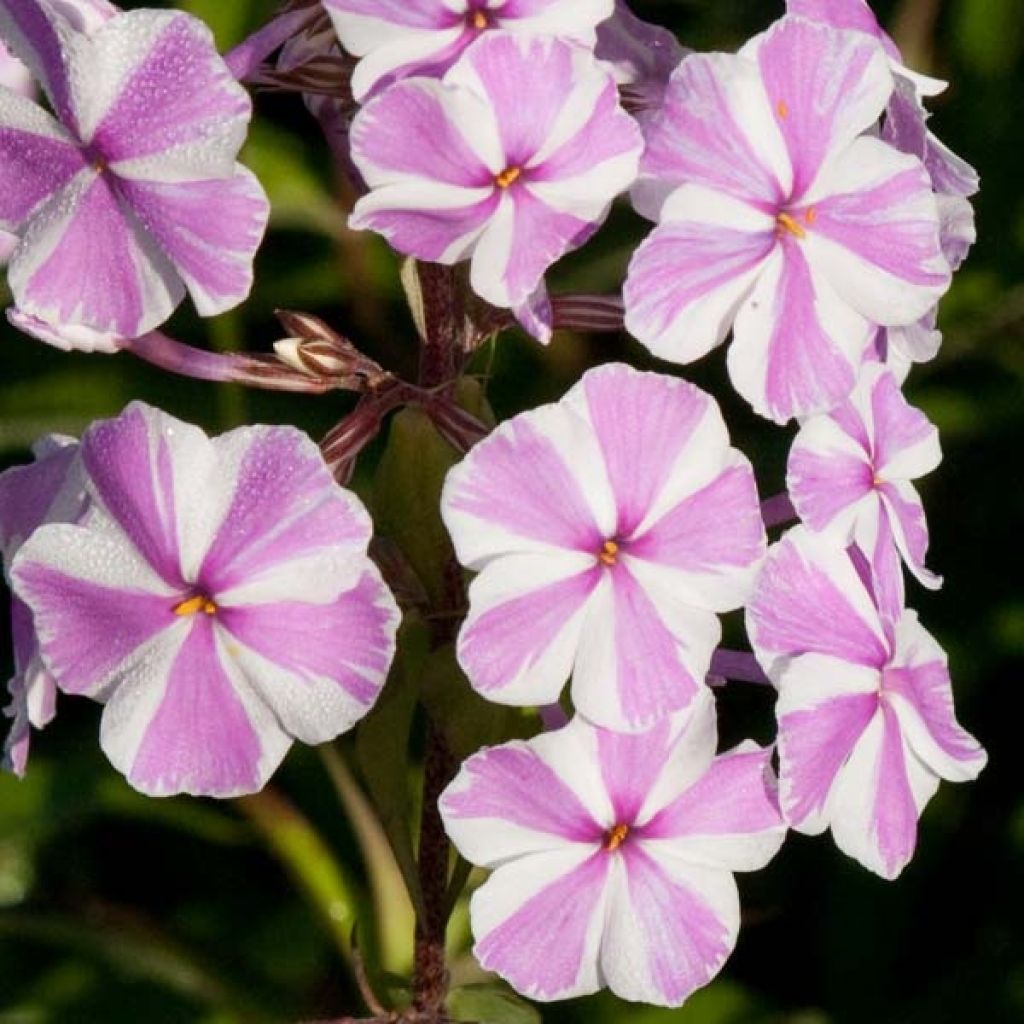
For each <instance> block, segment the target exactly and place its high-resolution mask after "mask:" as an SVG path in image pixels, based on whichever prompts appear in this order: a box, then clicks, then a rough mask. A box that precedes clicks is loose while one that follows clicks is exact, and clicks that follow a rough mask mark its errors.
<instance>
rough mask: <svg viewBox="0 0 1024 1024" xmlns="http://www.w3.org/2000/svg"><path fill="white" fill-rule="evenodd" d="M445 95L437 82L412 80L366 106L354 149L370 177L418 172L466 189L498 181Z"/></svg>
mask: <svg viewBox="0 0 1024 1024" xmlns="http://www.w3.org/2000/svg"><path fill="white" fill-rule="evenodd" d="M440 97H441V93H440V92H439V88H438V87H436V85H435V84H434V83H428V82H421V81H419V80H417V81H407V82H400V83H399V84H398V85H396V86H394V87H393V88H391V89H388V90H386V91H385V92H384V93H382V94H381V95H380V96H379V97H377V98H376V99H374V100H371V101H370V102H369V103H367V104H366V106H365V107H363V109H362V110H361V111H360V113H359V115H358V116H357V117H356V119H355V120H354V121H353V124H352V153H353V156H354V158H355V160H356V162H357V163H358V164H359V166H360V169H361V170H362V171H363V173H364V174H365V175H367V176H368V177H371V178H372V177H373V175H374V174H376V175H378V176H383V175H386V176H387V177H388V179H389V180H393V178H394V177H395V176H396V175H399V176H414V177H417V178H422V179H424V180H425V181H428V182H444V183H446V184H450V185H462V186H463V187H465V188H480V187H483V186H489V185H491V184H493V180H494V175H493V172H491V171H490V170H489V169H488V168H487V167H486V166H484V164H483V162H482V161H481V159H480V157H479V156H478V155H477V154H476V152H475V151H474V150H473V149H471V148H470V146H469V144H468V143H467V142H466V140H465V138H464V137H463V135H462V133H461V131H460V130H459V128H458V126H457V125H456V124H455V122H454V121H452V120H451V119H450V118H449V115H448V112H447V110H446V109H445V107H444V105H443V103H442V101H441V98H440ZM368 168H372V169H373V173H371V171H370V170H368Z"/></svg>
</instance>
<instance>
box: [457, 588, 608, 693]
mask: <svg viewBox="0 0 1024 1024" xmlns="http://www.w3.org/2000/svg"><path fill="white" fill-rule="evenodd" d="M599 579H600V572H599V570H597V569H591V570H588V571H587V572H583V573H580V574H578V575H576V576H570V577H569V578H568V579H565V580H560V581H559V582H557V583H552V584H550V585H548V586H546V587H541V588H539V589H537V590H533V591H530V592H529V593H526V594H522V595H520V596H518V597H512V598H511V599H510V600H508V601H505V602H504V603H502V604H499V605H497V606H496V607H494V608H491V609H489V610H488V611H486V612H484V614H483V615H481V616H480V618H478V619H476V620H475V621H471V622H469V623H467V625H466V626H465V627H464V628H463V630H462V632H461V633H460V634H459V660H460V661H461V662H462V663H463V664H464V665H465V666H466V669H467V674H468V675H469V677H470V678H471V679H472V680H473V685H474V686H475V687H476V688H477V689H478V690H480V691H481V692H483V693H484V694H488V693H491V692H495V691H500V690H501V689H502V688H503V687H504V686H506V685H507V684H508V683H510V682H512V680H513V679H515V678H516V677H517V676H518V675H519V674H520V672H522V671H523V669H524V668H526V667H528V666H530V665H532V664H534V663H535V662H537V661H538V660H539V659H540V658H541V657H542V656H543V654H544V652H545V651H546V650H547V649H548V648H549V647H550V646H551V644H552V643H553V642H554V641H555V639H556V637H557V636H558V634H559V633H560V632H561V630H562V628H563V627H564V626H565V624H566V623H567V622H568V621H569V619H570V618H572V616H573V615H575V614H576V612H577V611H579V609H580V608H581V607H582V606H583V603H584V602H585V601H586V600H587V598H588V597H590V594H591V592H592V591H593V589H594V587H595V586H597V583H598V580H599Z"/></svg>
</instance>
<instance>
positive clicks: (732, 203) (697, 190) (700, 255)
mask: <svg viewBox="0 0 1024 1024" xmlns="http://www.w3.org/2000/svg"><path fill="white" fill-rule="evenodd" d="M774 247H775V236H774V221H773V220H772V218H770V217H769V216H768V215H767V214H765V213H763V212H762V211H760V210H756V209H754V207H752V206H749V205H747V204H746V203H743V202H741V201H739V200H736V199H733V198H731V197H730V196H728V195H726V194H725V193H722V192H716V191H712V190H711V189H707V188H703V187H701V186H697V185H684V186H682V187H681V188H679V189H678V190H677V191H675V192H673V193H672V194H671V196H669V198H668V199H667V201H666V202H665V204H664V208H663V210H662V222H661V223H660V224H659V225H658V227H656V228H655V229H654V231H653V232H651V234H650V235H649V236H648V237H647V239H646V240H645V241H644V242H643V244H642V245H641V246H640V247H639V248H638V249H637V250H636V252H635V253H634V254H633V257H632V259H631V260H630V264H629V273H628V276H627V278H626V284H625V290H624V293H623V294H624V299H625V305H626V328H627V330H628V331H629V332H630V333H631V334H633V335H634V336H635V337H637V338H638V339H639V340H640V341H642V342H643V343H644V345H646V346H647V347H648V348H649V349H650V350H651V351H652V352H653V353H654V354H655V355H659V356H661V357H662V358H664V359H670V360H671V361H672V362H676V363H689V362H693V361H694V360H695V359H699V358H700V357H701V356H703V355H705V354H706V353H707V352H709V351H710V350H711V349H712V348H714V347H715V346H716V345H717V344H719V342H721V341H722V339H723V338H724V337H725V336H726V334H728V332H729V328H730V327H731V326H732V322H733V320H734V319H735V316H736V312H737V310H738V309H739V307H740V304H741V303H742V302H743V300H744V299H745V298H746V297H747V296H748V295H749V293H750V290H751V289H752V288H753V286H754V283H755V281H756V280H757V278H758V275H759V274H760V273H761V270H762V268H763V267H764V265H765V261H766V260H767V259H768V257H769V255H770V254H771V252H772V250H773V249H774Z"/></svg>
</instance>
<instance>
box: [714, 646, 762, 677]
mask: <svg viewBox="0 0 1024 1024" xmlns="http://www.w3.org/2000/svg"><path fill="white" fill-rule="evenodd" d="M710 674H711V675H713V676H723V677H724V678H725V679H731V680H733V681H734V682H738V683H759V684H761V685H763V686H770V685H771V680H770V679H769V678H768V677H767V676H766V675H765V674H764V672H763V671H762V669H761V666H760V665H759V664H758V663H757V658H755V657H754V656H753V655H752V654H750V653H749V652H747V651H728V650H726V649H725V648H723V647H719V648H718V650H717V651H715V653H714V654H712V655H711V673H710Z"/></svg>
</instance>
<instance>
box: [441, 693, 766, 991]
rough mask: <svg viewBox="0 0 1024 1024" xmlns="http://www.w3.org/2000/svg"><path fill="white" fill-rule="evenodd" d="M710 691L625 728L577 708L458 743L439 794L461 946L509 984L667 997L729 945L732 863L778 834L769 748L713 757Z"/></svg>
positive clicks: (749, 864) (735, 923)
mask: <svg viewBox="0 0 1024 1024" xmlns="http://www.w3.org/2000/svg"><path fill="white" fill-rule="evenodd" d="M716 743H717V735H716V724H715V707H714V700H713V699H712V698H711V696H710V695H709V694H708V693H705V694H703V695H702V696H701V697H700V699H699V700H697V701H696V702H695V703H694V705H693V707H692V710H691V712H690V713H688V714H684V715H676V716H673V717H672V718H670V719H665V720H663V721H662V722H661V724H660V725H658V726H657V727H656V728H655V729H653V730H651V731H650V732H646V733H638V734H633V735H627V734H622V733H615V732H610V731H607V730H604V729H598V728H595V727H594V726H592V725H589V724H587V723H586V722H584V721H583V720H581V719H579V718H576V719H574V720H573V721H572V722H570V723H569V725H567V726H566V727H565V728H563V729H561V730H559V731H558V732H551V733H544V734H542V735H540V736H537V737H536V738H534V739H532V740H529V741H528V742H513V743H506V744H504V745H503V746H500V747H492V748H490V749H485V750H483V751H481V752H480V753H478V754H476V755H474V756H473V757H472V758H470V759H469V760H468V761H467V762H466V763H465V764H464V765H463V766H462V770H461V771H460V772H459V775H458V776H457V778H456V779H455V781H454V782H452V783H451V785H450V786H449V787H448V789H447V790H446V791H445V792H444V794H443V795H442V797H441V803H440V806H441V814H442V816H443V818H444V823H445V828H446V829H447V831H448V834H449V836H451V838H452V840H453V841H454V843H455V845H456V846H457V847H458V849H459V851H460V852H461V853H462V855H463V856H464V857H466V859H467V860H469V861H470V862H471V863H473V864H478V865H482V866H483V867H487V868H492V869H493V874H492V875H491V877H490V879H489V880H488V881H487V882H486V883H485V884H484V885H483V886H482V887H481V888H480V889H478V890H477V891H476V892H475V893H474V894H473V899H472V903H471V905H470V912H471V917H472V927H473V934H474V937H475V939H476V945H475V948H474V952H475V954H476V957H477V959H478V960H479V961H480V963H481V965H482V966H483V967H485V968H486V969H487V970H491V971H495V972H497V973H498V974H500V975H501V976H502V977H503V978H505V979H506V980H507V981H509V982H510V983H511V984H512V985H513V986H514V987H515V988H516V989H518V991H520V992H522V993H524V994H526V995H528V996H530V997H531V998H533V999H538V1000H551V999H565V998H568V997H570V996H578V995H584V994H587V993H589V992H594V991H596V990H597V989H599V988H602V987H604V986H607V987H608V988H610V989H611V990H612V991H613V992H615V993H616V994H617V995H619V996H621V997H622V998H624V999H631V1000H636V1001H642V1002H646V1003H653V1004H656V1005H659V1006H679V1005H680V1004H681V1003H682V1002H684V1001H685V1000H686V998H687V997H688V996H689V995H690V994H691V993H692V992H693V991H694V990H695V989H697V988H700V987H701V986H702V985H705V984H707V983H708V981H710V980H711V979H712V978H713V977H714V976H715V975H716V974H717V973H718V971H719V970H720V969H721V967H722V964H723V963H724V962H725V960H726V959H727V957H728V956H729V954H730V953H731V952H732V950H733V947H734V946H735V944H736V937H737V933H738V931H739V924H740V908H739V895H738V892H737V889H736V882H735V880H734V878H733V872H736V871H754V870H757V869H758V868H761V867H764V865H765V864H767V863H768V861H770V860H771V858H772V857H773V856H774V855H775V853H776V852H777V851H778V849H779V847H780V846H781V845H782V842H783V840H784V838H785V833H786V828H785V825H784V824H783V822H782V818H781V815H780V813H779V808H778V803H777V797H776V787H775V779H774V777H773V775H772V770H771V765H770V761H771V750H770V749H762V748H760V747H758V746H757V745H756V744H754V743H750V742H747V743H743V744H741V745H740V746H738V747H736V748H734V749H733V750H730V751H728V752H727V753H725V754H722V755H720V756H718V757H716V756H715V748H716Z"/></svg>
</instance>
